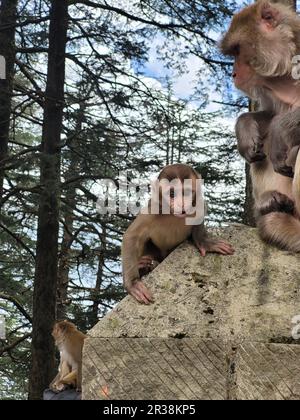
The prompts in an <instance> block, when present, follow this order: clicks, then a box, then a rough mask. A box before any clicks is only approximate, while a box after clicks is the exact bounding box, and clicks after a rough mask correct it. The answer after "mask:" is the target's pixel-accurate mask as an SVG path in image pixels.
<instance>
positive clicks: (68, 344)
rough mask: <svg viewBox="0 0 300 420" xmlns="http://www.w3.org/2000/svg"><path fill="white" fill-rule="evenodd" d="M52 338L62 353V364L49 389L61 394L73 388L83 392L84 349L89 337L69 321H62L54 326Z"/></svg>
mask: <svg viewBox="0 0 300 420" xmlns="http://www.w3.org/2000/svg"><path fill="white" fill-rule="evenodd" d="M52 336H53V338H54V340H55V344H56V346H57V348H58V350H59V352H60V364H59V369H58V374H57V376H56V377H55V378H54V379H53V381H52V382H51V384H50V386H49V388H50V389H51V390H52V391H54V392H60V391H63V390H64V389H66V387H68V386H71V387H73V388H76V390H77V391H78V392H80V391H81V378H82V349H83V344H84V340H85V338H86V337H87V336H86V335H85V334H83V333H82V332H80V331H79V330H78V329H77V327H76V326H75V325H74V324H73V323H72V322H69V321H60V322H57V323H56V324H55V325H54V328H53V332H52Z"/></svg>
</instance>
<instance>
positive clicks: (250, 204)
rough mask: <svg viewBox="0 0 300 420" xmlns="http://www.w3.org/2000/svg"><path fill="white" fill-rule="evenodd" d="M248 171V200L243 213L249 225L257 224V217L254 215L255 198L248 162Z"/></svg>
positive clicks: (244, 221)
mask: <svg viewBox="0 0 300 420" xmlns="http://www.w3.org/2000/svg"><path fill="white" fill-rule="evenodd" d="M245 173H246V200H245V205H244V214H243V223H244V224H245V225H248V226H255V225H256V222H255V217H254V211H253V210H254V198H253V187H252V181H251V176H250V165H248V163H246V167H245Z"/></svg>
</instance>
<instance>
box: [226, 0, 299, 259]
mask: <svg viewBox="0 0 300 420" xmlns="http://www.w3.org/2000/svg"><path fill="white" fill-rule="evenodd" d="M221 48H222V51H223V53H224V54H225V55H230V56H233V57H234V59H235V63H234V70H233V78H234V83H235V86H236V87H237V88H238V89H240V90H241V91H243V92H245V93H246V94H247V95H248V96H249V97H250V98H252V99H255V100H257V101H258V102H259V105H260V108H261V109H262V111H259V112H252V113H246V114H243V115H241V116H240V117H239V119H238V121H237V125H236V133H237V138H238V149H239V151H240V153H241V155H242V156H243V157H244V158H245V159H246V160H247V161H248V162H249V163H250V164H251V167H250V168H251V169H250V170H251V178H252V182H253V190H254V191H253V194H254V200H255V214H256V220H257V226H258V229H259V232H260V235H261V237H262V239H264V240H265V241H266V242H268V243H271V244H274V245H276V246H278V247H280V248H283V249H286V250H289V251H293V252H300V155H299V146H300V129H299V127H300V126H299V123H300V82H299V81H296V80H295V79H294V78H293V74H292V73H293V57H294V56H295V55H296V54H300V18H299V17H298V15H297V14H296V13H295V12H294V11H293V10H291V9H290V8H289V7H287V6H284V5H281V4H277V3H276V4H275V3H272V2H270V1H264V0H259V1H258V2H256V3H255V4H253V5H251V6H249V7H246V8H245V9H243V10H242V11H241V12H240V13H237V14H236V15H235V16H234V17H233V20H232V23H231V26H230V28H229V30H228V32H227V34H226V35H225V36H224V38H223V40H222V42H221Z"/></svg>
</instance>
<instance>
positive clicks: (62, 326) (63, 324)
mask: <svg viewBox="0 0 300 420" xmlns="http://www.w3.org/2000/svg"><path fill="white" fill-rule="evenodd" d="M74 329H76V326H75V325H74V324H72V322H69V321H59V322H56V324H55V325H54V327H53V330H52V337H53V338H54V339H55V340H58V339H59V338H61V337H64V335H65V334H66V333H67V332H68V331H71V330H74Z"/></svg>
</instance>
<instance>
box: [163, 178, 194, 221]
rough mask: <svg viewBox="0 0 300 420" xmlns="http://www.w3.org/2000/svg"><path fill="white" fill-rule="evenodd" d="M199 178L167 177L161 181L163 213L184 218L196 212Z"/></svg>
mask: <svg viewBox="0 0 300 420" xmlns="http://www.w3.org/2000/svg"><path fill="white" fill-rule="evenodd" d="M196 188H197V179H196V178H195V177H193V178H192V179H187V180H184V182H182V181H181V180H180V179H173V180H172V181H171V182H170V181H167V180H165V179H163V180H161V181H160V200H161V209H162V213H163V214H171V215H173V216H175V217H177V218H180V219H184V218H186V217H188V216H191V215H193V214H194V213H195V205H196V202H195V201H196V192H195V191H196Z"/></svg>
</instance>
